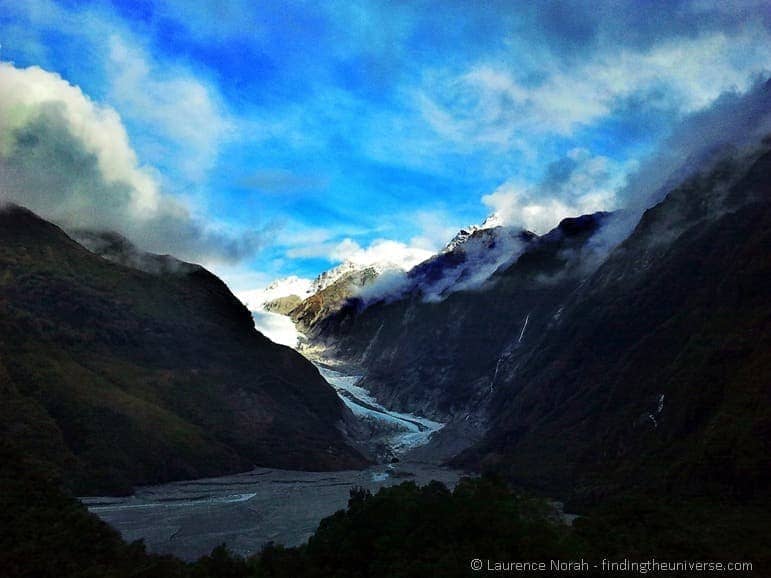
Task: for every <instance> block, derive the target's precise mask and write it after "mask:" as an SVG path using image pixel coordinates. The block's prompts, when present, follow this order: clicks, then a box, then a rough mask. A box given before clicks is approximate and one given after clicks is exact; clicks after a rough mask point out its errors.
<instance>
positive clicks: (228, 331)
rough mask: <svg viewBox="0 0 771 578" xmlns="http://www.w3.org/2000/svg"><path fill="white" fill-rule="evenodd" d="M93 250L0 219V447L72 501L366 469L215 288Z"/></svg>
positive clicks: (297, 364)
mask: <svg viewBox="0 0 771 578" xmlns="http://www.w3.org/2000/svg"><path fill="white" fill-rule="evenodd" d="M97 237H99V235H97V236H92V239H91V242H92V243H91V244H92V245H93V246H94V247H95V249H96V250H101V251H103V252H104V253H105V255H106V257H108V258H109V259H110V260H107V259H105V258H102V257H100V256H98V255H96V254H95V253H93V252H90V251H88V250H87V249H85V248H84V247H83V246H81V245H80V244H78V243H76V242H75V241H73V240H72V239H71V238H70V237H68V236H67V235H66V234H65V233H64V232H63V231H61V230H60V229H59V228H58V227H56V226H55V225H53V224H51V223H48V222H46V221H44V220H42V219H40V218H38V217H37V216H35V215H34V214H32V213H31V212H29V211H27V210H26V209H22V208H19V207H15V206H6V207H4V208H3V209H2V210H1V211H0V396H1V397H2V403H0V407H2V409H0V417H1V418H2V419H0V424H1V425H0V433H1V434H2V436H3V437H4V438H7V439H11V440H13V442H14V443H15V444H17V445H18V446H20V447H21V448H22V449H23V450H24V451H25V452H26V453H28V454H30V455H33V456H36V457H39V458H40V459H41V460H43V461H47V462H50V463H53V464H55V465H56V467H57V468H58V469H59V470H60V471H62V472H63V473H64V476H65V479H66V480H67V481H68V482H69V484H70V486H71V487H72V488H73V489H74V490H75V491H77V492H80V493H90V492H121V491H128V490H129V489H130V487H131V486H132V485H135V484H146V483H153V482H162V481H168V480H172V479H181V478H194V477H201V476H208V475H214V474H223V473H228V472H234V471H237V470H244V469H248V468H250V467H252V466H253V465H264V466H269V467H283V468H291V469H310V470H323V469H342V468H351V467H359V466H362V465H364V464H365V460H364V459H363V458H362V457H361V455H359V453H358V452H357V451H355V450H354V449H352V448H351V447H349V446H348V445H347V443H346V441H345V439H344V434H343V431H342V430H343V428H344V427H345V420H346V419H348V418H350V414H349V413H348V412H347V410H346V409H345V408H344V406H343V404H342V402H341V401H340V400H339V398H338V397H337V396H336V395H335V393H334V391H333V390H332V388H331V387H329V385H328V384H327V383H326V382H325V381H324V380H323V378H322V377H321V376H320V375H319V373H318V371H317V370H316V369H315V368H314V367H313V365H312V364H310V363H309V362H307V361H306V360H305V359H304V358H303V357H302V356H300V355H299V354H298V353H296V352H295V351H293V350H291V349H289V348H287V347H283V346H280V345H276V344H274V343H272V342H270V341H269V340H268V339H267V338H265V337H264V336H262V335H261V334H259V333H258V332H257V331H256V330H255V329H254V326H253V323H252V320H251V316H250V314H249V311H248V310H247V309H246V307H244V306H243V305H242V304H241V303H240V302H239V301H238V300H237V299H236V298H235V297H234V296H233V295H232V294H231V293H230V291H229V290H228V289H227V287H226V286H225V284H224V283H223V282H222V281H220V280H219V279H218V278H217V277H215V276H214V275H213V274H211V273H210V272H208V271H206V270H205V269H203V268H202V267H199V266H197V265H192V264H188V263H182V262H180V261H177V260H176V259H173V258H171V257H167V256H157V255H148V254H142V253H139V252H137V251H136V250H135V249H134V248H133V247H130V245H126V243H127V242H126V241H125V240H122V239H120V238H117V237H109V236H108V237H107V238H102V241H103V243H101V244H99V243H95V239H97ZM97 240H98V239H97ZM97 245H99V247H97ZM138 259H139V260H138ZM126 265H130V266H126ZM140 265H141V269H142V270H140V269H138V268H136V267H138V266H140Z"/></svg>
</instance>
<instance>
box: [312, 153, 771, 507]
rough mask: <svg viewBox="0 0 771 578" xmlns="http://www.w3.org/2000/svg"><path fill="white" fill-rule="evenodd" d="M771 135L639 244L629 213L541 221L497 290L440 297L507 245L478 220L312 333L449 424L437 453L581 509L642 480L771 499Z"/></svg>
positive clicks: (722, 167) (381, 389)
mask: <svg viewBox="0 0 771 578" xmlns="http://www.w3.org/2000/svg"><path fill="white" fill-rule="evenodd" d="M769 144H771V141H769V140H768V139H767V140H766V141H765V144H764V145H763V146H761V147H760V148H759V149H758V150H756V151H754V152H752V153H747V152H746V151H738V150H735V151H731V154H728V155H726V153H725V152H724V154H723V156H722V157H719V160H714V159H713V160H712V163H711V164H710V165H707V166H704V167H702V170H701V171H700V172H697V173H695V174H692V176H690V177H688V178H686V179H685V180H682V181H680V182H679V183H678V185H677V186H674V187H672V188H671V189H670V190H669V191H668V193H667V194H665V195H663V197H662V198H661V200H660V202H658V203H657V204H655V205H654V206H653V207H652V208H650V209H648V210H647V211H646V212H645V213H644V214H643V215H642V217H641V218H640V220H639V223H638V224H637V226H636V228H634V229H633V231H632V232H631V234H629V236H628V237H627V238H626V240H623V242H620V239H614V238H613V235H614V234H615V231H616V230H617V226H616V225H617V223H619V222H623V220H624V219H628V215H625V214H623V213H618V214H605V213H597V214H593V215H584V216H582V217H578V218H572V219H565V220H563V221H562V222H561V223H560V224H559V226H558V227H557V228H555V229H554V230H553V231H551V232H549V233H548V234H546V235H543V236H541V237H537V236H535V235H532V234H526V233H521V234H520V236H519V238H517V244H516V245H512V246H513V247H515V251H514V252H512V253H511V254H510V256H509V258H508V260H504V262H503V263H502V264H501V265H500V266H499V267H498V268H497V269H496V270H495V272H494V273H492V275H491V276H490V277H489V279H487V280H486V281H485V282H483V283H482V284H479V285H475V286H473V287H469V286H462V287H461V288H460V290H458V279H462V277H457V276H454V275H453V276H451V278H452V282H451V283H450V284H448V285H447V288H449V290H443V291H441V292H436V291H432V287H436V285H435V283H436V282H437V279H438V280H443V279H445V278H447V276H448V275H447V272H448V271H452V272H455V271H457V270H458V268H459V267H460V266H462V265H463V264H464V263H465V262H467V260H468V256H462V255H460V254H459V253H457V251H458V249H459V248H462V247H464V246H467V245H468V243H469V242H470V240H471V239H473V238H474V237H475V236H477V237H480V235H484V237H481V238H485V237H488V241H487V242H486V243H487V244H486V243H485V242H482V241H481V240H480V247H483V248H487V250H488V251H489V250H490V248H491V245H490V243H489V236H490V233H489V232H484V231H482V232H481V233H480V231H474V232H472V233H471V234H469V235H467V238H466V239H464V241H463V243H460V244H459V246H458V247H454V248H453V249H452V250H450V251H449V252H447V253H443V254H439V255H437V256H436V257H434V258H433V259H431V260H429V261H428V262H426V263H423V264H421V265H420V266H418V267H417V268H416V269H415V270H413V271H411V272H410V273H409V274H408V275H407V277H408V279H410V280H411V284H410V285H409V289H408V291H407V292H404V293H402V294H400V295H399V296H397V297H396V298H394V299H390V300H389V299H382V300H379V301H372V302H368V303H362V302H361V300H358V301H357V300H352V301H350V302H349V303H347V304H346V305H345V306H344V307H342V308H341V309H340V310H339V311H338V312H337V313H335V314H333V315H330V316H328V317H326V318H324V319H321V320H319V322H318V323H317V324H316V325H315V326H314V327H313V329H312V331H311V332H309V338H310V339H311V341H312V342H313V343H314V344H315V345H317V346H320V347H321V346H323V347H326V348H327V350H328V351H329V352H330V354H331V355H332V356H336V357H338V358H340V359H342V360H343V361H345V362H348V363H351V364H356V365H359V366H361V367H362V368H363V370H364V372H365V373H366V377H365V378H364V380H363V381H362V383H361V384H360V385H362V386H363V387H365V388H368V389H369V390H370V391H371V392H372V393H373V394H374V395H375V397H376V398H377V399H378V400H379V401H380V402H381V403H383V404H384V405H386V406H389V407H394V408H396V409H400V410H402V411H411V412H416V413H422V414H423V415H426V416H428V417H431V418H433V419H436V420H438V421H445V422H448V425H447V426H446V427H445V428H443V429H442V430H441V431H440V432H439V433H438V434H437V435H436V436H435V438H434V439H433V441H432V443H431V444H429V446H428V447H427V448H424V450H422V452H423V453H422V454H421V456H423V457H430V458H433V459H436V458H437V457H438V458H442V459H449V458H453V456H455V457H454V458H453V459H452V461H451V463H452V464H454V465H457V466H462V467H467V468H474V469H480V470H486V469H493V470H496V471H498V472H500V473H503V474H504V475H505V476H506V477H507V478H508V479H510V480H512V481H514V482H516V483H517V484H520V485H523V486H529V487H532V488H537V489H539V490H540V491H547V492H549V493H550V494H551V495H559V496H564V497H569V498H571V499H572V500H573V501H574V503H580V502H587V503H589V502H594V501H596V500H598V499H600V498H603V497H608V496H612V495H617V494H619V493H624V492H630V491H633V490H635V489H637V490H640V491H658V492H662V491H663V492H666V493H667V494H668V495H682V496H690V497H694V496H710V497H711V498H715V499H717V498H718V497H720V496H731V497H732V498H735V499H742V500H753V499H759V497H760V496H764V495H767V491H768V488H769V487H771V484H769V482H770V481H771V477H770V476H769V470H768V468H767V464H768V463H769V457H771V451H770V450H771V444H770V443H769V440H771V435H769V434H771V412H769V410H768V408H769V407H771V404H769V402H771V355H770V354H769V352H771V343H770V342H769V335H771V331H769V329H771V327H769V324H770V323H771V305H769V304H771V283H769V279H771V261H769V254H771V236H769V235H770V234H769V231H771V221H770V220H769V219H771V190H769V183H770V182H771V170H770V169H771V152H769ZM495 230H497V229H493V231H495ZM613 247H614V248H613ZM611 248H612V250H611ZM480 253H481V254H484V251H480ZM493 261H494V260H493ZM432 284H434V285H432ZM427 297H428V298H427ZM431 452H433V453H431Z"/></svg>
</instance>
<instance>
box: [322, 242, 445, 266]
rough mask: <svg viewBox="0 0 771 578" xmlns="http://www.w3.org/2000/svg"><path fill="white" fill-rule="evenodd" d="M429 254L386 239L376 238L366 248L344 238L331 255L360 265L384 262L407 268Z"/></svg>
mask: <svg viewBox="0 0 771 578" xmlns="http://www.w3.org/2000/svg"><path fill="white" fill-rule="evenodd" d="M431 255H432V252H431V251H428V250H426V249H421V248H418V247H410V246H408V245H406V244H404V243H400V242H398V241H391V240H388V239H376V240H375V241H373V242H372V243H371V244H370V245H369V246H368V247H366V248H363V247H361V246H360V245H359V244H358V243H356V242H355V241H353V240H352V239H345V240H343V241H342V242H340V243H339V244H338V245H337V246H336V247H335V248H334V250H333V251H332V254H331V257H332V259H333V260H335V261H341V262H343V261H348V262H351V263H353V264H355V265H360V266H367V265H375V264H384V265H389V266H394V267H397V268H399V269H404V270H409V269H411V268H412V267H414V266H415V265H417V264H418V263H420V262H422V261H425V260H426V259H428V258H429V257H430V256H431Z"/></svg>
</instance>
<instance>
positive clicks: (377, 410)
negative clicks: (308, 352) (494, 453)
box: [317, 366, 445, 457]
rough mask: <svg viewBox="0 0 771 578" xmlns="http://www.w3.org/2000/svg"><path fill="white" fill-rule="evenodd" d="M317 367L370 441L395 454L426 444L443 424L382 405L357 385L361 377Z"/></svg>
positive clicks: (400, 454)
mask: <svg viewBox="0 0 771 578" xmlns="http://www.w3.org/2000/svg"><path fill="white" fill-rule="evenodd" d="M317 367H318V369H319V371H320V372H321V375H322V376H323V377H324V379H326V380H327V381H328V382H329V383H330V384H332V386H333V387H334V388H335V390H336V391H337V393H338V395H339V396H340V398H341V399H342V400H343V402H344V403H345V405H346V406H348V408H349V409H350V410H351V411H352V412H353V414H354V415H355V416H356V417H357V418H359V419H360V420H361V421H362V422H363V423H364V424H365V425H367V426H368V427H369V428H370V429H371V430H372V431H373V440H372V442H373V444H378V445H383V446H385V447H386V448H387V449H388V450H389V453H390V454H392V455H393V456H395V457H399V456H402V455H404V454H405V453H406V452H407V451H409V450H411V449H413V448H416V447H419V446H422V445H425V444H427V443H428V440H429V439H430V438H431V435H432V434H433V433H434V432H437V431H439V430H440V429H442V428H443V427H444V425H445V424H443V423H440V422H437V421H432V420H430V419H427V418H424V417H421V416H418V415H414V414H411V413H400V412H395V411H391V410H389V409H387V408H385V407H383V406H382V405H381V404H380V403H378V401H377V400H376V399H375V398H374V397H372V395H371V394H370V393H369V392H368V391H367V390H366V389H364V388H363V387H360V386H358V385H357V383H358V382H359V381H360V379H361V377H360V376H355V375H345V374H343V373H341V372H339V371H335V370H333V369H329V368H326V367H322V366H317Z"/></svg>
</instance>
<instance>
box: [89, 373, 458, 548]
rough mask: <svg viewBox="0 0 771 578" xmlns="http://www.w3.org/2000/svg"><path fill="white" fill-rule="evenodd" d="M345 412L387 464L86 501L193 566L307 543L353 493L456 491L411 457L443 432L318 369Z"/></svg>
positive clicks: (266, 472) (238, 478)
mask: <svg viewBox="0 0 771 578" xmlns="http://www.w3.org/2000/svg"><path fill="white" fill-rule="evenodd" d="M319 370H320V371H321V373H322V375H324V377H325V379H326V380H327V381H328V382H329V383H330V384H331V385H332V386H333V387H334V388H335V390H336V391H337V393H338V395H339V396H340V397H341V399H342V400H343V402H344V403H345V404H346V406H347V407H348V408H349V409H350V410H351V411H352V412H353V414H354V415H355V416H356V417H357V418H358V419H359V420H360V421H361V423H362V425H363V426H364V428H365V429H366V430H367V431H369V432H370V438H369V443H368V445H369V447H371V448H374V449H377V450H378V451H377V453H378V455H380V456H381V457H383V459H384V461H386V462H392V461H393V462H394V463H382V464H378V465H375V466H372V467H370V468H368V469H364V470H349V471H339V472H303V471H289V470H278V469H271V468H255V469H253V470H252V471H249V472H244V473H241V474H237V475H230V476H222V477H217V478H206V479H199V480H190V481H181V482H172V483H168V484H161V485H157V486H143V487H139V488H137V489H136V491H135V493H134V494H133V495H132V496H128V497H118V498H116V497H88V498H81V501H82V502H83V503H84V504H85V505H86V506H87V507H88V509H89V510H90V511H91V512H93V513H94V514H96V515H98V516H99V517H100V518H101V519H102V520H104V521H105V522H107V523H108V524H110V525H111V526H112V527H113V528H115V529H117V530H118V531H119V532H120V533H121V535H122V536H123V538H124V539H125V540H127V541H129V542H130V541H134V540H139V539H143V540H144V541H145V544H146V546H147V548H148V550H149V551H151V552H155V553H160V554H173V555H175V556H178V557H180V558H182V559H184V560H195V559H197V558H199V557H200V556H203V555H205V554H208V553H209V552H210V551H211V550H212V548H214V547H216V546H218V545H219V544H222V543H226V544H227V545H228V548H230V550H231V551H233V552H234V553H236V554H239V555H242V556H248V555H251V554H255V553H257V552H259V550H260V549H261V547H262V546H263V544H265V543H267V542H275V543H277V544H283V545H285V546H297V545H299V544H302V543H304V542H305V541H307V539H308V538H309V537H310V535H311V534H312V533H313V532H314V531H315V530H316V528H317V527H318V524H319V522H320V521H321V520H322V519H323V518H325V517H327V516H329V515H331V514H333V513H334V512H336V511H337V510H340V509H343V508H345V507H346V505H347V503H348V497H349V493H350V490H351V489H352V488H354V487H364V488H367V489H368V490H370V491H373V492H376V491H377V490H378V489H379V488H381V487H385V486H390V485H395V484H400V483H402V482H404V481H414V482H415V483H417V484H421V485H422V484H427V483H428V482H430V481H431V480H438V481H440V482H443V483H444V484H445V485H447V486H448V487H454V486H455V484H456V483H457V481H458V479H459V478H460V477H461V476H462V472H460V471H457V470H452V469H449V468H444V467H441V466H438V465H435V464H430V463H425V462H418V461H411V460H410V458H409V451H410V450H412V449H414V448H416V447H420V446H421V445H424V444H426V443H427V442H428V439H429V437H430V436H431V434H432V433H434V432H436V431H438V430H439V429H441V428H442V427H443V425H444V424H441V423H439V422H435V421H431V420H428V419H426V418H423V417H420V416H416V415H412V414H406V413H398V412H392V411H390V410H388V409H386V408H385V407H383V406H382V405H381V404H379V403H378V402H377V401H376V400H375V399H374V398H373V397H372V396H371V395H370V394H369V392H368V391H367V390H365V389H363V388H361V387H359V386H357V385H356V384H357V382H358V381H359V377H357V376H351V375H346V374H344V373H341V372H339V371H335V370H332V369H329V368H325V367H319Z"/></svg>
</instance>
